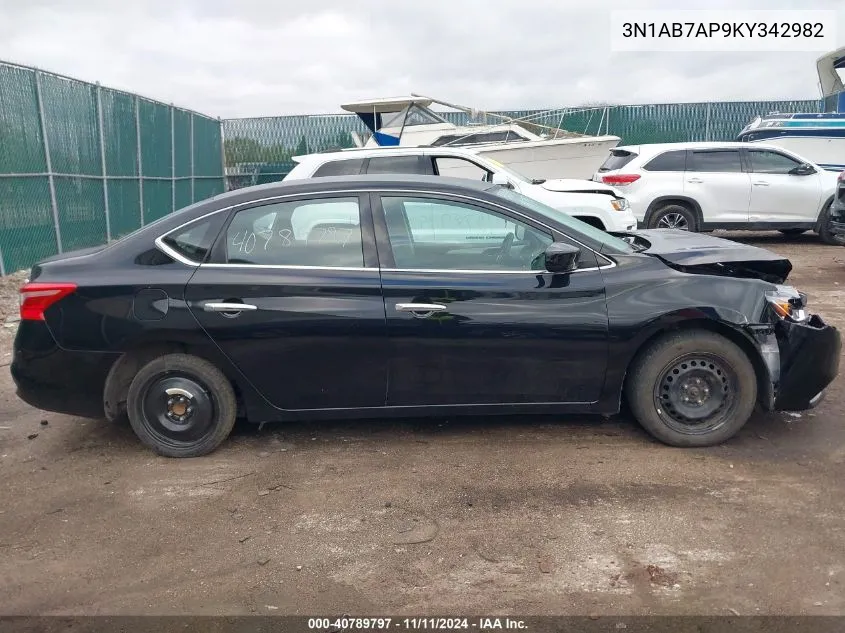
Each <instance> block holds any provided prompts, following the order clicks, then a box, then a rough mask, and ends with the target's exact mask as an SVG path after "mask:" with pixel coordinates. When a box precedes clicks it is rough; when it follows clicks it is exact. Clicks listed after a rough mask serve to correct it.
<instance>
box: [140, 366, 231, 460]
mask: <svg viewBox="0 0 845 633" xmlns="http://www.w3.org/2000/svg"><path fill="white" fill-rule="evenodd" d="M142 407H143V412H144V417H145V418H146V419H147V422H148V424H149V428H150V432H151V433H152V434H153V435H155V436H156V439H158V441H160V442H162V443H163V444H169V445H171V446H179V445H180V444H185V443H186V442H189V443H190V442H196V441H197V440H199V439H202V438H203V437H204V436H205V435H206V434H207V433H208V431H209V429H210V428H211V426H212V424H213V422H214V416H215V407H214V401H213V399H212V398H211V395H210V394H209V392H208V388H207V387H206V386H205V385H204V384H202V383H201V382H200V381H198V380H196V379H193V378H191V377H188V376H184V375H180V374H170V375H165V376H161V377H159V378H157V379H154V380H152V381H150V383H149V384H148V385H147V386H146V388H145V390H144V395H143V401H142Z"/></svg>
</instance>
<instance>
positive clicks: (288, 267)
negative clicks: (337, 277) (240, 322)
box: [202, 263, 381, 272]
mask: <svg viewBox="0 0 845 633" xmlns="http://www.w3.org/2000/svg"><path fill="white" fill-rule="evenodd" d="M202 267H203V268H270V269H277V268H278V269H281V270H346V271H364V270H366V271H372V272H379V271H380V270H381V269H380V268H367V267H365V266H305V265H299V264H215V263H209V264H202Z"/></svg>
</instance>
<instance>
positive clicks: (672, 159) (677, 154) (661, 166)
mask: <svg viewBox="0 0 845 633" xmlns="http://www.w3.org/2000/svg"><path fill="white" fill-rule="evenodd" d="M686 162H687V152H686V150H673V151H671V152H664V153H662V154H660V155H659V156H655V157H654V158H652V159H651V160H650V161H648V162H647V163H646V164H645V165H643V169H645V170H646V171H684V169H686Z"/></svg>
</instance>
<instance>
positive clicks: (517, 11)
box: [0, 0, 845, 118]
mask: <svg viewBox="0 0 845 633" xmlns="http://www.w3.org/2000/svg"><path fill="white" fill-rule="evenodd" d="M839 4H840V3H839V2H838V1H837V0H816V1H815V2H814V3H813V8H826V9H833V8H839V6H838V5H839ZM719 7H723V8H725V9H726V10H727V9H738V8H767V9H773V8H792V9H798V8H806V2H805V1H800V2H799V1H798V0H794V1H789V0H781V1H779V2H775V1H773V2H766V3H763V2H762V0H758V2H750V1H745V2H744V1H742V0H737V1H734V2H725V1H722V2H710V3H708V5H707V8H708V9H714V8H719ZM614 8H625V9H636V8H644V9H645V8H677V3H674V2H666V1H655V2H640V3H635V2H608V1H605V2H602V1H594V2H589V3H585V2H583V1H580V0H579V1H578V2H575V1H571V0H553V1H552V0H534V2H531V3H528V2H524V0H487V1H482V0H451V1H448V2H447V1H446V0H428V2H410V1H405V2H399V1H394V2H387V1H377V0H358V1H356V2H348V1H346V0H312V1H311V2H299V3H293V2H269V1H267V0H241V1H240V2H237V1H235V0H225V1H224V0H171V1H164V0H148V1H146V2H135V3H132V2H130V1H127V2H124V3H115V2H113V1H111V0H74V2H72V3H71V2H65V1H64V0H53V1H49V0H29V2H28V3H22V2H19V1H18V0H0V41H2V42H3V43H4V46H3V48H2V53H0V56H2V58H4V59H6V60H8V61H14V62H18V63H22V64H28V65H34V66H38V67H41V68H44V69H47V70H53V71H55V72H59V73H63V74H66V75H70V76H73V77H78V78H80V79H86V80H90V81H96V80H99V81H100V82H101V83H103V85H107V86H111V87H115V88H121V89H125V90H129V91H132V92H137V93H140V94H142V95H145V96H149V97H152V98H155V99H159V100H161V101H165V102H174V103H176V104H177V105H180V106H183V107H189V108H193V109H195V110H199V111H201V112H204V113H208V114H211V115H214V116H221V117H224V118H225V117H240V116H261V115H278V114H302V113H317V112H321V113H322V112H337V111H339V108H338V106H339V104H340V103H342V102H345V101H350V100H355V99H360V98H366V97H371V96H389V95H396V94H406V93H408V92H412V91H413V92H420V93H424V94H430V95H433V96H437V97H439V98H443V99H447V100H450V101H453V102H458V103H463V104H467V105H472V106H475V107H480V108H486V109H506V108H514V109H516V108H541V107H556V106H565V105H580V104H585V103H596V102H601V103H618V104H623V103H650V102H674V101H706V100H757V99H780V98H815V97H817V96H818V94H819V93H818V88H817V78H816V76H815V69H814V65H813V62H814V60H815V58H816V57H817V56H818V54H817V53H677V54H671V55H670V54H659V53H613V52H611V50H610V34H609V29H610V12H611V11H612V10H613V9H614ZM840 33H841V34H842V35H843V36H845V14H843V19H842V20H840Z"/></svg>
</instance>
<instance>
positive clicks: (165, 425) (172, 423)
mask: <svg viewBox="0 0 845 633" xmlns="http://www.w3.org/2000/svg"><path fill="white" fill-rule="evenodd" d="M127 413H128V414H129V422H130V424H131V425H132V429H133V430H134V431H135V434H136V435H137V436H138V438H139V439H140V440H141V441H142V442H143V443H144V444H145V445H146V446H148V447H149V448H151V449H153V450H154V451H155V452H156V453H158V454H159V455H164V456H166V457H199V456H200V455H206V454H208V453H210V452H211V451H213V450H214V449H215V448H217V447H218V446H219V445H220V443H221V442H223V440H225V439H226V438H227V437H228V436H229V433H230V432H231V431H232V427H233V426H234V424H235V417H236V414H237V403H236V400H235V393H234V390H233V389H232V385H231V383H230V382H229V380H228V379H227V378H226V376H224V375H223V373H222V372H221V371H220V370H219V369H217V368H216V367H215V366H214V365H212V364H211V363H209V362H208V361H206V360H204V359H202V358H198V357H196V356H191V355H189V354H167V355H164V356H160V357H158V358H156V359H154V360H152V361H150V362H149V363H147V364H146V365H144V366H143V367H142V368H141V370H140V371H139V372H138V373H137V374H136V375H135V378H134V379H133V380H132V383H131V385H130V386H129V393H128V396H127Z"/></svg>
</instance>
